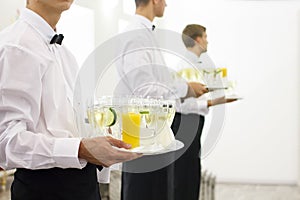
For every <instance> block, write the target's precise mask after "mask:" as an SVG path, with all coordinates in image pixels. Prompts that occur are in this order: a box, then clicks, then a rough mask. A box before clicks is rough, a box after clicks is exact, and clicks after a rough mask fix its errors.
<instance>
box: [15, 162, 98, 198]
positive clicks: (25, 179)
mask: <svg viewBox="0 0 300 200" xmlns="http://www.w3.org/2000/svg"><path fill="white" fill-rule="evenodd" d="M11 199H12V200H101V197H100V193H99V185H98V182H97V175H96V166H95V165H92V164H89V163H88V164H87V166H86V167H85V168H83V169H82V170H80V169H60V168H52V169H42V170H28V169H17V171H16V173H15V175H14V181H13V184H12V186H11Z"/></svg>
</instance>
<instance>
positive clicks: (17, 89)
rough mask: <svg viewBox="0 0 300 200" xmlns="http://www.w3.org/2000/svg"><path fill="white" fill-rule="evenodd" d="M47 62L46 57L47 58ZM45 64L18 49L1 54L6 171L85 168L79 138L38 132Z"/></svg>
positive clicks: (1, 147)
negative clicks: (79, 151)
mask: <svg viewBox="0 0 300 200" xmlns="http://www.w3.org/2000/svg"><path fill="white" fill-rule="evenodd" d="M45 59H46V58H45ZM44 62H45V61H44V60H41V59H39V57H37V56H36V55H33V54H32V53H31V52H29V51H27V50H25V49H23V48H21V47H20V48H18V47H15V46H6V47H3V48H2V49H1V51H0V166H1V167H2V168H5V169H11V168H29V169H44V168H52V167H60V168H83V167H84V166H85V165H86V161H84V160H80V159H79V158H78V149H79V144H80V138H63V137H61V138H60V137H57V133H55V132H51V131H49V132H47V133H42V132H38V131H36V129H37V126H38V124H39V120H43V112H41V107H42V105H41V102H42V101H41V98H42V93H45V92H47V91H45V90H44V89H43V87H45V86H44V85H43V78H44V77H43V75H44V74H45V72H46V71H47V66H44V65H43V63H44Z"/></svg>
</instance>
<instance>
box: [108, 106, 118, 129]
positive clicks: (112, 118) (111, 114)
mask: <svg viewBox="0 0 300 200" xmlns="http://www.w3.org/2000/svg"><path fill="white" fill-rule="evenodd" d="M105 114H106V123H105V126H107V127H110V126H113V125H114V124H115V123H116V121H117V113H116V111H115V110H114V109H113V108H109V109H108V111H107V112H106V113H105Z"/></svg>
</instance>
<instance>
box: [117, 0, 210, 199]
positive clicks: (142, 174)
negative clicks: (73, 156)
mask: <svg viewBox="0 0 300 200" xmlns="http://www.w3.org/2000/svg"><path fill="white" fill-rule="evenodd" d="M135 2H136V15H135V16H134V19H133V21H132V22H131V23H130V24H129V26H128V27H127V28H126V32H125V33H123V34H122V35H121V36H120V37H121V38H122V39H120V46H119V47H118V48H119V50H120V52H121V54H120V58H119V60H118V63H117V71H118V74H119V77H120V80H119V84H118V86H117V88H116V90H115V94H118V95H140V96H143V97H147V96H152V97H159V96H162V97H164V98H166V99H177V100H178V99H184V98H187V97H190V96H194V97H199V96H201V95H202V94H204V93H206V92H207V89H206V88H205V86H204V85H202V84H200V83H186V82H185V81H183V80H182V79H175V77H174V76H173V75H172V73H171V72H170V69H168V68H167V67H166V65H165V62H164V59H163V56H162V53H161V51H160V50H159V49H158V45H157V42H156V39H155V37H154V32H155V30H154V29H155V27H154V26H153V24H152V21H153V19H154V18H155V17H162V16H163V13H164V9H165V6H166V2H165V0H135ZM172 158H173V159H174V155H172V154H169V155H159V156H146V157H143V158H141V159H138V160H136V161H133V162H128V163H125V164H124V165H123V170H124V171H123V173H122V192H121V198H122V199H123V200H140V199H143V200H153V199H161V200H167V199H170V200H171V199H173V195H174V191H173V175H174V174H173V172H174V171H173V169H172V167H173V166H167V167H164V168H162V165H163V163H168V161H170V162H172ZM164 166H166V165H164ZM160 168H162V169H160Z"/></svg>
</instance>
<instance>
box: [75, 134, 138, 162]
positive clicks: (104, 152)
mask: <svg viewBox="0 0 300 200" xmlns="http://www.w3.org/2000/svg"><path fill="white" fill-rule="evenodd" d="M113 146H115V147H119V148H125V149H130V148H131V145H129V144H126V143H124V142H123V141H121V140H117V139H114V138H112V137H95V138H86V139H82V140H81V142H80V146H79V152H78V157H79V158H83V159H85V160H86V161H88V162H90V163H93V164H96V165H102V166H104V167H109V166H111V165H113V164H115V163H121V162H125V161H129V160H133V159H136V158H139V157H141V156H142V154H137V153H132V152H124V151H120V150H117V149H116V148H113Z"/></svg>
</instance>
